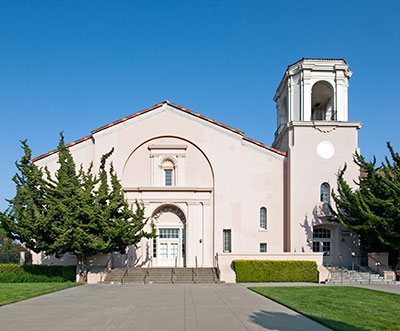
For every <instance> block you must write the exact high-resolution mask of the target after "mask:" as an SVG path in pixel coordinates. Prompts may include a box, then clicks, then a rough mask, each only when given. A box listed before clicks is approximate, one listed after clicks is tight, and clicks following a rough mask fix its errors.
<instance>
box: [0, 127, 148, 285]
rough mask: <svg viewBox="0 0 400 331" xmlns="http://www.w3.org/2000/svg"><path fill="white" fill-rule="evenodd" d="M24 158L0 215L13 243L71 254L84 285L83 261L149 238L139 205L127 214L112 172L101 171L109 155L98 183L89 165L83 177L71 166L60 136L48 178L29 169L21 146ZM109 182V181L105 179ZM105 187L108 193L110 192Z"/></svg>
mask: <svg viewBox="0 0 400 331" xmlns="http://www.w3.org/2000/svg"><path fill="white" fill-rule="evenodd" d="M22 143H23V148H24V150H25V155H24V156H23V158H22V159H21V162H20V163H17V168H18V170H19V172H20V174H17V175H16V176H15V177H14V182H15V183H16V184H17V194H16V196H15V198H14V199H12V200H8V202H9V208H8V209H7V210H6V212H5V213H1V214H0V220H1V225H2V227H3V228H4V229H5V230H6V232H7V233H8V234H9V235H11V236H12V237H13V238H14V239H18V240H20V241H21V242H25V243H26V246H27V247H28V248H30V249H32V250H33V251H35V252H41V251H44V252H45V253H46V254H47V255H52V254H54V255H55V256H56V257H60V256H61V255H63V254H65V253H68V252H72V253H74V254H75V255H76V257H77V260H78V265H79V270H80V279H81V280H85V278H86V274H87V270H88V261H87V258H88V257H89V256H93V255H96V254H102V253H110V252H113V251H118V252H120V253H125V250H126V247H127V246H129V245H132V244H136V243H138V242H139V241H140V240H141V238H143V237H153V236H154V234H155V231H154V229H152V231H151V232H150V233H147V232H145V231H144V230H143V228H144V226H145V224H146V222H147V219H146V218H145V216H144V207H143V205H141V204H139V203H138V202H136V211H135V212H133V211H132V210H131V209H130V208H129V206H128V203H127V202H126V200H125V198H124V195H123V192H122V187H121V184H120V182H119V180H118V178H117V175H116V173H115V171H114V169H113V166H112V164H111V165H110V170H109V172H108V173H107V171H106V162H107V159H108V158H109V157H110V156H111V154H112V153H113V150H111V151H110V152H109V153H107V154H105V155H103V156H102V158H101V164H100V169H99V175H98V177H96V176H94V175H93V173H92V169H93V164H91V165H90V167H89V169H88V170H87V171H86V172H85V171H84V169H83V168H82V166H81V168H80V170H79V171H76V166H75V163H74V160H73V158H72V155H71V153H70V151H69V149H68V148H67V147H66V146H65V144H64V137H63V135H62V134H61V138H60V142H59V145H58V164H59V168H58V170H57V172H56V173H55V176H54V178H52V177H51V175H50V173H49V171H48V170H47V169H45V174H46V176H44V173H43V171H42V170H41V169H39V168H37V166H36V165H35V164H33V163H32V162H31V161H30V159H31V151H30V150H29V148H28V146H27V144H26V141H24V142H22ZM108 174H109V176H110V178H109V176H108ZM110 185H111V187H110Z"/></svg>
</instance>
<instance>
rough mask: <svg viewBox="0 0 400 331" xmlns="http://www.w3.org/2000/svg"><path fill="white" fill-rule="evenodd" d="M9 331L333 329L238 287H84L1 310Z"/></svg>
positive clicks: (4, 329)
mask: <svg viewBox="0 0 400 331" xmlns="http://www.w3.org/2000/svg"><path fill="white" fill-rule="evenodd" d="M0 321H1V322H0V329H1V330H2V331H8V330H10V331H11V330H12V331H15V330H19V331H24V330H32V331H33V330H40V331H45V330H49V331H59V330H60V331H61V330H75V331H80V330H82V331H83V330H97V331H103V330H120V331H125V330H151V331H157V330H160V331H161V330H174V331H175V330H177V331H180V330H189V331H191V330H193V331H196V330H204V331H205V330H213V331H214V330H215V331H218V330H229V331H235V330H307V331H313V330H329V329H327V328H325V327H323V326H322V325H320V324H318V323H316V322H314V321H312V320H310V319H308V318H306V317H304V316H302V315H300V314H298V313H296V312H294V311H292V310H290V309H288V308H286V307H284V306H281V305H279V304H277V303H275V302H273V301H271V300H269V299H267V298H264V297H262V296H261V295H259V294H256V293H254V292H251V291H250V290H248V289H247V288H245V287H243V286H240V285H237V284H205V285H200V284H199V285H193V284H191V285H178V284H177V285H85V286H79V287H76V288H71V289H67V290H64V291H60V292H56V293H51V294H48V295H44V296H40V297H36V298H32V299H28V300H25V301H21V302H18V303H14V304H10V305H6V306H3V307H0Z"/></svg>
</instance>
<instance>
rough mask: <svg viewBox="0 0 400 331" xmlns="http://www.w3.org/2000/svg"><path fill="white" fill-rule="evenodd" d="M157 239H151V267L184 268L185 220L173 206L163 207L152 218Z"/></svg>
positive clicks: (179, 210)
mask: <svg viewBox="0 0 400 331" xmlns="http://www.w3.org/2000/svg"><path fill="white" fill-rule="evenodd" d="M152 222H153V224H154V226H155V228H156V234H157V237H156V238H154V239H153V245H152V246H153V266H155V267H175V266H177V267H184V266H185V265H186V263H185V255H186V254H185V253H186V230H185V225H186V218H185V214H184V213H183V211H182V210H181V209H179V208H178V207H177V206H174V205H163V206H161V207H159V208H157V209H156V211H155V212H154V213H153V216H152Z"/></svg>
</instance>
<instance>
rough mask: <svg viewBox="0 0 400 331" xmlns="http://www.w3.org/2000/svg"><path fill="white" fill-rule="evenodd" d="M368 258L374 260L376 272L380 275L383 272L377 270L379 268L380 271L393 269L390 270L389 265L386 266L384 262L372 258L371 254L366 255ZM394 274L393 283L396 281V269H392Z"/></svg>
mask: <svg viewBox="0 0 400 331" xmlns="http://www.w3.org/2000/svg"><path fill="white" fill-rule="evenodd" d="M368 258H369V259H372V260H374V261H375V265H376V266H377V272H378V274H380V275H381V276H384V275H383V274H384V273H383V274H381V273H380V272H379V270H380V269H381V270H382V271H394V270H392V269H391V268H390V267H389V266H387V265H386V264H384V263H382V262H381V261H379V260H377V259H376V258H374V257H373V256H370V255H368ZM399 263H400V262H399ZM396 268H397V266H396ZM394 274H395V277H394V279H392V280H393V282H394V283H396V271H394Z"/></svg>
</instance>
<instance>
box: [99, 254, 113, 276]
mask: <svg viewBox="0 0 400 331" xmlns="http://www.w3.org/2000/svg"><path fill="white" fill-rule="evenodd" d="M111 259H112V253H111V254H110V257H109V258H108V260H107V262H106V264H105V265H104V269H105V270H106V271H105V272H101V273H100V284H103V277H104V276H107V275H108V273H109V272H110V269H111V268H110V267H109V264H110V261H111ZM104 269H103V270H104Z"/></svg>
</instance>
